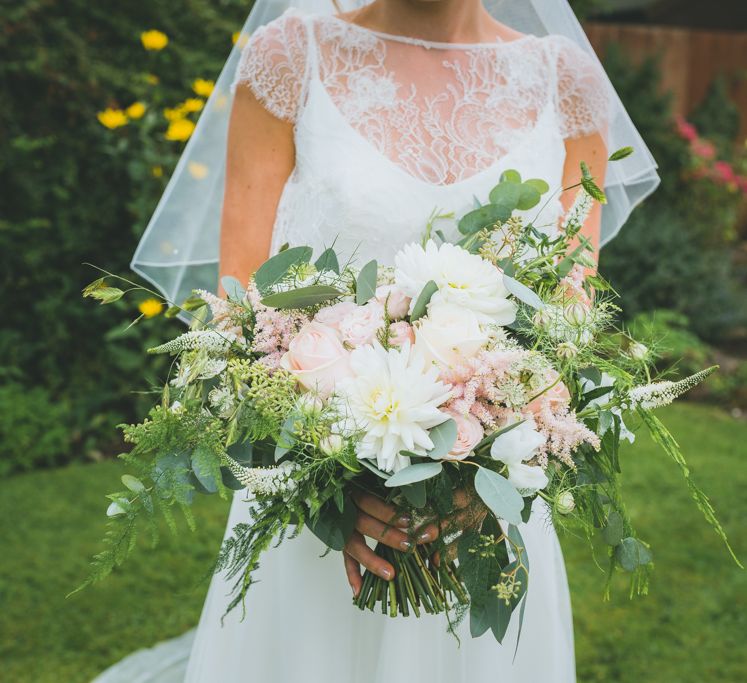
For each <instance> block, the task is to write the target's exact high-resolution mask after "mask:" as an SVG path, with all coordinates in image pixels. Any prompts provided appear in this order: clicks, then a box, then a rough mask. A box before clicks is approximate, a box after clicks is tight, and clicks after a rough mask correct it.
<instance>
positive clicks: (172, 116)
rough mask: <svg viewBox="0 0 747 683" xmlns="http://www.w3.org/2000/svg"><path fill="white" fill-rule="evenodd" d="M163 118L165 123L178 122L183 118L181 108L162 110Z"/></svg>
mask: <svg viewBox="0 0 747 683" xmlns="http://www.w3.org/2000/svg"><path fill="white" fill-rule="evenodd" d="M163 116H164V118H165V119H166V120H167V121H178V120H179V119H183V118H184V111H183V110H182V108H181V107H174V108H173V109H169V108H168V107H167V108H166V109H164V110H163Z"/></svg>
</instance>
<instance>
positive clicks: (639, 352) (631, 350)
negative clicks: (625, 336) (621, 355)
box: [628, 342, 648, 360]
mask: <svg viewBox="0 0 747 683" xmlns="http://www.w3.org/2000/svg"><path fill="white" fill-rule="evenodd" d="M628 355H629V356H630V357H631V358H632V359H633V360H645V359H646V356H647V355H648V346H646V345H645V344H641V343H640V342H633V343H632V344H631V345H630V346H629V347H628Z"/></svg>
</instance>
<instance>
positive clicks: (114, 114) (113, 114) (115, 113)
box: [97, 107, 127, 130]
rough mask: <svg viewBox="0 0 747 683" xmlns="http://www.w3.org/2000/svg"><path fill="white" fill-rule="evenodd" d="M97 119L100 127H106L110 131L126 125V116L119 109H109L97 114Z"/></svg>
mask: <svg viewBox="0 0 747 683" xmlns="http://www.w3.org/2000/svg"><path fill="white" fill-rule="evenodd" d="M97 118H98V120H99V123H100V124H101V125H102V126H106V127H107V128H109V129H110V130H113V129H114V128H119V127H120V126H126V125H127V114H125V113H124V112H123V111H122V110H121V109H112V108H111V107H109V108H108V109H105V110H104V111H100V112H99V113H98V114H97Z"/></svg>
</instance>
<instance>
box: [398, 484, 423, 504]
mask: <svg viewBox="0 0 747 683" xmlns="http://www.w3.org/2000/svg"><path fill="white" fill-rule="evenodd" d="M402 495H404V497H405V498H406V500H407V502H408V503H410V505H412V506H413V507H416V508H422V507H424V506H425V504H426V502H427V500H428V497H427V495H426V491H425V482H424V481H416V482H415V483H414V484H408V485H407V486H403V487H402Z"/></svg>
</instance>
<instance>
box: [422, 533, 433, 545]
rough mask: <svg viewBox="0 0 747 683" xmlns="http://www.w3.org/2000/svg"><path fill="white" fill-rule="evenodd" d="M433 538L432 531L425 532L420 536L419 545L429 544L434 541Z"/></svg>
mask: <svg viewBox="0 0 747 683" xmlns="http://www.w3.org/2000/svg"><path fill="white" fill-rule="evenodd" d="M432 540H433V537H432V536H431V532H430V531H424V532H423V533H422V534H420V535H419V536H418V543H428V541H432Z"/></svg>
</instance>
